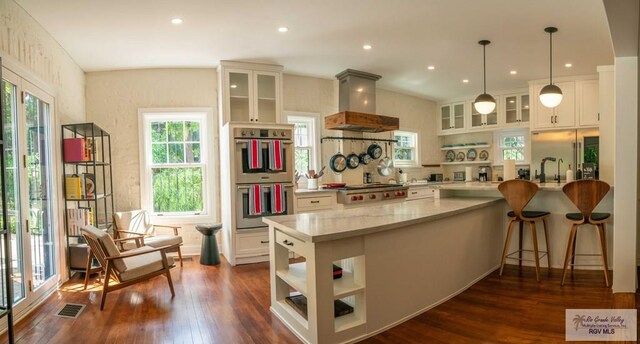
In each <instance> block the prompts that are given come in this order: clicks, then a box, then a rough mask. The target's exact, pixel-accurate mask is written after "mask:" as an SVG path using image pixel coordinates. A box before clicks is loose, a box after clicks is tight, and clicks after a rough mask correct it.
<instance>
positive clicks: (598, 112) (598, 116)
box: [598, 112, 600, 121]
mask: <svg viewBox="0 0 640 344" xmlns="http://www.w3.org/2000/svg"><path fill="white" fill-rule="evenodd" d="M599 120H600V113H599V112H598V121H599Z"/></svg>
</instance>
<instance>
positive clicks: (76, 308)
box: [56, 303, 86, 319]
mask: <svg viewBox="0 0 640 344" xmlns="http://www.w3.org/2000/svg"><path fill="white" fill-rule="evenodd" d="M84 307H86V305H81V304H77V303H65V304H64V307H62V308H61V309H60V310H59V311H57V312H56V316H58V317H62V318H70V319H77V318H78V317H79V316H80V313H82V310H83V309H84Z"/></svg>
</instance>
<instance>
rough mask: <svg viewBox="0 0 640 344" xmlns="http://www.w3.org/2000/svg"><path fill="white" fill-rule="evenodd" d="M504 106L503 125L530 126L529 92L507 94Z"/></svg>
mask: <svg viewBox="0 0 640 344" xmlns="http://www.w3.org/2000/svg"><path fill="white" fill-rule="evenodd" d="M503 106H504V111H503V112H502V113H501V114H502V116H504V117H503V118H502V119H501V122H502V123H503V126H505V127H519V126H529V93H521V94H509V95H505V96H504V104H503Z"/></svg>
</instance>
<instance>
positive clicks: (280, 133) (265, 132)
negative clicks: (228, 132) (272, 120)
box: [234, 128, 293, 140]
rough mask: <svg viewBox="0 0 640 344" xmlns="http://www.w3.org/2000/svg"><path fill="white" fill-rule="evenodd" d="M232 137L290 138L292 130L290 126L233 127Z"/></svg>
mask: <svg viewBox="0 0 640 344" xmlns="http://www.w3.org/2000/svg"><path fill="white" fill-rule="evenodd" d="M234 137H235V138H237V139H239V138H243V139H264V140H291V138H292V137H293V130H292V129H290V128H272V129H267V128H264V129H261V128H235V129H234Z"/></svg>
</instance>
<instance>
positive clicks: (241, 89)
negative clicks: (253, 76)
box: [229, 71, 251, 122]
mask: <svg viewBox="0 0 640 344" xmlns="http://www.w3.org/2000/svg"><path fill="white" fill-rule="evenodd" d="M249 87H250V85H249V72H241V71H237V72H229V113H230V119H231V121H243V122H249V119H250V118H251V110H250V106H249V104H250V94H251V92H250V91H249Z"/></svg>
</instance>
